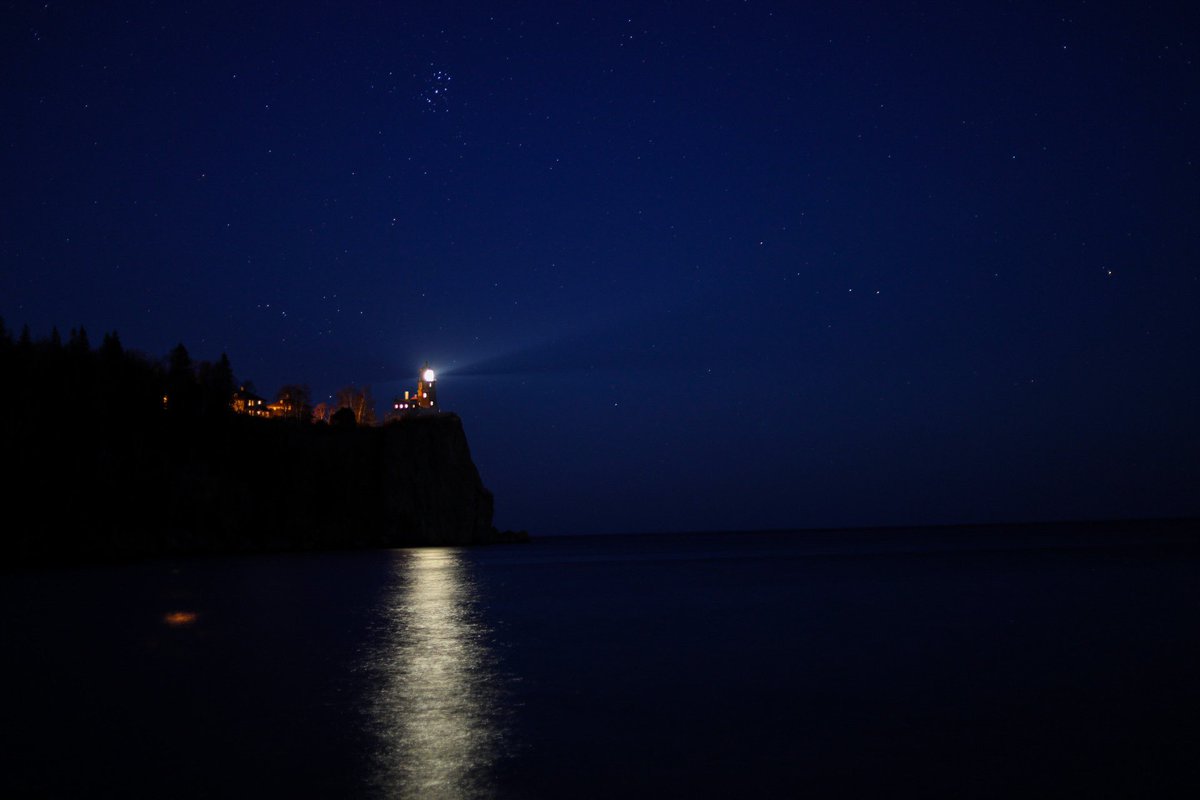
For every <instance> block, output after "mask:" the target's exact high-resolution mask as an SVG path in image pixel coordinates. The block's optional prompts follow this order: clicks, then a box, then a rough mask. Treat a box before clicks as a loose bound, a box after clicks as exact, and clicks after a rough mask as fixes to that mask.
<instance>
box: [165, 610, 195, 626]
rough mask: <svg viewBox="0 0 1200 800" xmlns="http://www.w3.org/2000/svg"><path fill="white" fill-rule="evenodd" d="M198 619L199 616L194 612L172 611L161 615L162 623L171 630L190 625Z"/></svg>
mask: <svg viewBox="0 0 1200 800" xmlns="http://www.w3.org/2000/svg"><path fill="white" fill-rule="evenodd" d="M199 617H200V615H199V614H197V613H196V612H195V611H172V612H171V613H169V614H164V615H163V622H165V623H166V624H168V625H170V626H171V627H172V628H180V627H183V626H184V625H191V624H192V623H193V622H195V621H196V620H197V619H199Z"/></svg>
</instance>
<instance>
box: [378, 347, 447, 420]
mask: <svg viewBox="0 0 1200 800" xmlns="http://www.w3.org/2000/svg"><path fill="white" fill-rule="evenodd" d="M437 410H438V402H437V373H436V372H434V371H433V370H432V369H430V368H429V362H428V361H426V362H425V366H424V368H422V370H421V374H420V376H419V377H418V378H417V390H416V391H415V392H414V391H407V390H406V391H405V392H404V396H403V397H400V396H399V395H397V396H396V398H395V399H393V400H392V410H391V413H390V414H389V416H390V417H393V418H396V417H403V416H407V415H409V414H419V413H421V412H429V411H437Z"/></svg>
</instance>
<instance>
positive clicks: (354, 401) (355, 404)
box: [338, 386, 375, 425]
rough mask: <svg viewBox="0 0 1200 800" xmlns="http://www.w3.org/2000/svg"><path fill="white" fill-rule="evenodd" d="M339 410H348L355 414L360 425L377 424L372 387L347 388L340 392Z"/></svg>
mask: <svg viewBox="0 0 1200 800" xmlns="http://www.w3.org/2000/svg"><path fill="white" fill-rule="evenodd" d="M338 408H348V409H350V410H351V411H353V412H354V419H355V421H356V422H357V423H358V424H359V425H374V424H375V399H374V398H373V397H372V396H371V387H370V386H363V387H362V388H359V387H357V386H346V387H344V388H343V389H342V390H341V391H339V392H338Z"/></svg>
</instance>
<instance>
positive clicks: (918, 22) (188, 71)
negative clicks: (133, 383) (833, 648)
mask: <svg viewBox="0 0 1200 800" xmlns="http://www.w3.org/2000/svg"><path fill="white" fill-rule="evenodd" d="M0 9H2V10H0V315H2V316H3V318H4V320H5V323H6V325H7V326H8V327H9V328H10V329H16V330H19V329H20V326H21V325H22V324H24V323H28V324H29V326H30V328H31V330H32V332H33V334H34V335H35V336H45V335H46V334H48V333H49V330H50V327H51V326H52V325H57V326H59V328H60V330H62V332H63V333H64V335H65V334H66V332H67V330H68V329H69V328H70V327H72V326H76V325H84V326H86V329H87V331H88V332H89V334H90V335H91V338H92V342H93V344H96V343H98V341H99V338H100V335H101V334H102V333H104V332H106V331H110V330H117V331H118V332H119V334H120V336H121V339H122V341H123V342H124V344H125V345H126V346H127V347H129V348H133V349H137V350H140V351H142V352H144V353H147V354H149V355H152V356H153V357H155V358H157V357H161V356H163V355H165V354H166V352H167V351H168V350H169V349H170V348H171V347H173V346H174V345H175V344H176V343H179V342H183V343H184V344H185V345H187V347H188V348H189V350H190V352H191V354H192V356H193V358H196V359H216V358H217V357H219V355H220V354H221V353H222V352H226V353H228V355H229V358H230V360H231V361H232V364H233V367H234V370H235V373H236V374H237V377H238V378H239V379H240V380H243V381H245V380H250V381H253V383H254V385H255V386H256V388H257V389H258V391H259V393H260V394H264V395H273V394H274V392H275V391H276V390H277V389H278V388H279V387H280V386H281V385H283V384H285V383H307V384H308V385H310V386H311V387H312V390H313V395H314V398H315V399H317V400H320V399H324V398H327V397H328V396H329V395H331V394H334V393H335V392H336V391H337V390H338V389H339V388H340V387H342V386H344V385H347V384H359V385H361V384H369V385H370V386H371V387H372V389H373V392H374V395H375V399H376V400H377V401H378V403H379V406H380V410H381V412H382V409H383V406H384V404H385V402H386V401H388V400H389V399H390V398H391V397H392V396H393V395H394V394H396V393H398V392H402V391H403V390H404V389H406V388H412V387H413V386H414V385H415V382H416V377H417V371H418V369H419V367H421V365H422V364H424V362H425V361H429V363H430V364H431V365H432V366H433V367H434V368H436V369H438V370H439V378H440V380H439V385H438V386H439V388H438V391H439V399H440V401H441V403H442V405H443V406H444V407H445V408H447V409H449V410H453V411H456V412H458V413H459V414H460V415H461V416H462V418H463V421H464V425H465V427H466V431H467V435H468V437H469V440H470V443H471V447H472V452H473V455H474V457H475V460H476V463H477V465H478V466H479V469H480V472H481V474H482V477H483V479H484V482H485V483H486V484H487V485H488V486H489V488H491V489H492V490H493V491H494V492H495V494H496V523H497V525H499V526H500V527H511V528H527V529H528V530H530V531H531V532H532V533H534V534H554V533H572V532H577V533H591V532H624V531H630V532H633V531H663V530H703V529H750V528H794V527H810V526H848V525H904V524H921V523H953V522H995V521H1019V520H1042V519H1080V518H1082V519H1095V518H1108V517H1136V516H1178V515H1191V514H1197V513H1200V377H1198V375H1200V353H1198V350H1200V323H1198V322H1197V318H1198V311H1200V278H1198V272H1197V270H1198V267H1200V180H1198V178H1200V174H1198V166H1200V124H1198V123H1200V115H1198V111H1200V106H1198V103H1200V39H1198V34H1200V24H1198V16H1197V14H1198V12H1196V11H1195V10H1194V9H1192V7H1191V4H1187V3H1170V4H1164V5H1162V6H1161V7H1156V6H1155V5H1153V4H1145V3H1141V4H1132V3H1120V4H1116V3H1114V4H1104V3H1099V4H1098V3H1078V2H1072V3H1065V2H1064V3H1040V2H1029V3H999V2H997V3H918V4H900V3H889V2H880V3H842V2H838V3H823V4H822V3H790V2H774V3H773V2H714V3H701V2H673V3H662V2H638V3H631V4H619V3H611V2H604V3H588V4H584V3H579V4H574V3H572V4H568V3H495V4H484V3H452V2H441V3H401V2H386V3H384V2H376V3H353V2H348V3H326V4H315V3H313V4H308V3H269V4H262V5H259V4H253V3H235V4H234V3H220V2H205V3H195V4H189V3H183V2H178V3H177V2H166V3H144V4H143V3H139V4H126V3H74V4H72V3H56V2H51V3H48V4H43V3H11V2H10V3H4V4H3V6H0ZM270 466H271V465H269V464H263V465H262V467H263V469H269V468H270Z"/></svg>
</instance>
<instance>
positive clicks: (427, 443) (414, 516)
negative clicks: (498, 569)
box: [380, 414, 496, 544]
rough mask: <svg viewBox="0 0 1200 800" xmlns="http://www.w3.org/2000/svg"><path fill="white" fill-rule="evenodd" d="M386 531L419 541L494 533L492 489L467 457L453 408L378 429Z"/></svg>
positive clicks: (477, 539)
mask: <svg viewBox="0 0 1200 800" xmlns="http://www.w3.org/2000/svg"><path fill="white" fill-rule="evenodd" d="M381 433H382V434H383V445H382V447H383V453H382V461H383V464H382V469H381V475H382V487H381V488H382V496H381V498H380V500H381V502H382V504H383V518H384V526H385V536H387V537H388V538H389V540H392V541H396V542H414V543H419V544H478V543H482V542H485V541H491V540H493V539H494V538H495V533H496V532H495V529H494V528H493V527H492V493H491V492H489V491H488V490H487V489H485V488H484V486H483V481H482V480H480V478H479V471H478V470H477V469H476V468H475V463H474V462H473V461H472V460H471V451H470V449H469V448H468V446H467V437H466V434H465V433H464V432H463V427H462V421H461V420H460V419H459V418H458V417H457V416H456V415H453V414H439V415H437V416H431V417H415V418H413V419H408V420H402V421H400V422H397V423H394V424H391V425H387V426H385V427H384V428H383V429H382V430H381Z"/></svg>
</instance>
